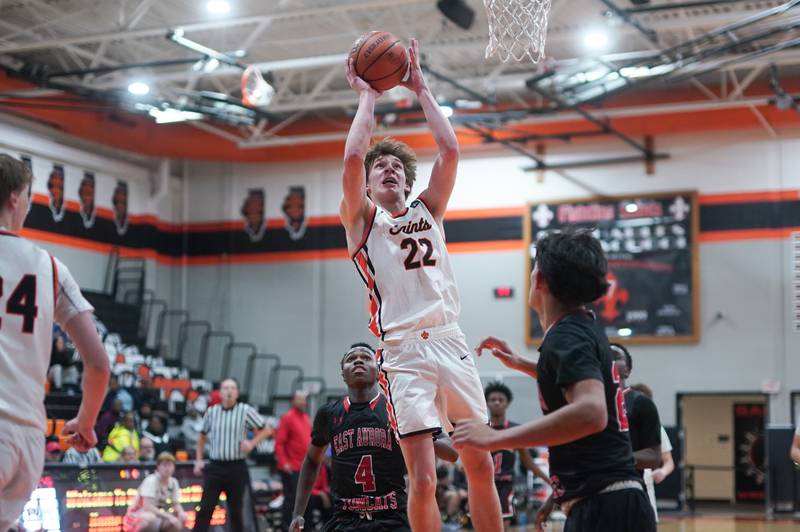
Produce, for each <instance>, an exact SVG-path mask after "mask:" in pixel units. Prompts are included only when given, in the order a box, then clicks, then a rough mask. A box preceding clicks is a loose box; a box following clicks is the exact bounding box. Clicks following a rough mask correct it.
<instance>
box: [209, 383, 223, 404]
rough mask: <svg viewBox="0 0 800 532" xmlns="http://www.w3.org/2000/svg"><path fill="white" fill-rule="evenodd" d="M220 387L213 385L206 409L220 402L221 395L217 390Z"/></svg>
mask: <svg viewBox="0 0 800 532" xmlns="http://www.w3.org/2000/svg"><path fill="white" fill-rule="evenodd" d="M219 387H220V385H219V384H217V383H214V388H213V389H212V390H211V395H210V396H209V398H208V408H211V407H212V406H215V405H218V404H220V403H221V402H222V394H221V392H220V389H219Z"/></svg>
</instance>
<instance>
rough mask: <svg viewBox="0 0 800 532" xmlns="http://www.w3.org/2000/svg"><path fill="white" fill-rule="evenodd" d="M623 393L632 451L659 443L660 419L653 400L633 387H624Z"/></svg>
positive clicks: (641, 472)
mask: <svg viewBox="0 0 800 532" xmlns="http://www.w3.org/2000/svg"><path fill="white" fill-rule="evenodd" d="M623 394H624V395H625V412H626V413H627V415H628V425H629V426H630V432H629V434H630V437H631V447H632V448H633V451H634V452H636V451H641V450H642V449H647V448H650V447H655V446H656V445H661V420H660V419H659V417H658V409H657V408H656V405H655V403H654V402H653V400H652V399H650V398H649V397H647V396H646V395H645V394H643V393H642V392H640V391H638V390H634V389H633V388H625V390H624V391H623ZM639 473H640V474H643V471H639Z"/></svg>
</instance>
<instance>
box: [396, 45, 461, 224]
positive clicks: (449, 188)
mask: <svg viewBox="0 0 800 532" xmlns="http://www.w3.org/2000/svg"><path fill="white" fill-rule="evenodd" d="M408 55H409V59H410V61H411V68H410V69H409V75H408V80H406V81H405V82H403V86H404V87H406V88H407V89H409V90H411V91H413V92H414V94H416V95H417V99H418V100H419V105H420V107H422V111H423V112H424V113H425V120H427V121H428V127H430V129H431V133H433V138H434V140H435V141H436V146H437V148H438V149H439V155H438V156H437V157H436V161H435V162H434V164H433V170H432V172H431V180H430V183H429V184H428V188H427V189H426V190H425V191H424V192H423V193H422V194H420V196H422V197H423V198H424V199H425V204H426V205H427V206H428V208H429V209H430V210H431V214H432V215H433V217H434V218H436V219H437V220H439V221H441V220H442V218H444V213H445V211H446V210H447V202H448V201H450V194H452V192H453V187H454V186H455V184H456V169H457V167H458V156H459V151H458V139H457V138H456V133H455V131H453V126H451V125H450V121H449V120H447V117H446V116H444V113H443V112H442V109H441V108H440V107H439V103H438V102H437V101H436V98H434V96H433V93H432V92H431V90H430V89H429V88H428V84H427V83H426V82H425V77H424V76H423V75H422V68H421V67H420V64H419V44H418V43H417V40H416V39H411V46H410V47H409V49H408Z"/></svg>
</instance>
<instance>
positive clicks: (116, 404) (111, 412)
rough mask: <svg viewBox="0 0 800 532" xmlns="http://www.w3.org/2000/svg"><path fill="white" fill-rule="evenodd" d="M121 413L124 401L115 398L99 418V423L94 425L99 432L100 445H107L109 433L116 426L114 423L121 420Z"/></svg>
mask: <svg viewBox="0 0 800 532" xmlns="http://www.w3.org/2000/svg"><path fill="white" fill-rule="evenodd" d="M121 413H122V401H120V400H119V399H114V400H113V401H111V407H110V408H109V409H108V410H106V411H105V412H103V413H102V414H101V415H100V418H99V419H98V420H97V424H96V425H95V427H94V431H95V433H97V441H98V445H102V446H105V444H106V441H107V439H108V433H109V432H111V429H113V428H114V425H116V424H117V423H118V422H119V420H120V417H121Z"/></svg>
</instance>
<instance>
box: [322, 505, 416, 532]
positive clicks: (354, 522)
mask: <svg viewBox="0 0 800 532" xmlns="http://www.w3.org/2000/svg"><path fill="white" fill-rule="evenodd" d="M394 531H397V532H411V526H409V524H408V516H407V515H406V512H405V510H402V511H401V510H395V511H383V512H379V513H374V514H372V519H367V518H366V517H364V518H362V517H360V516H359V515H358V514H347V513H342V512H339V513H337V514H335V515H334V516H333V517H332V518H331V519H330V521H328V522H327V523H325V528H323V529H322V532H394Z"/></svg>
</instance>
